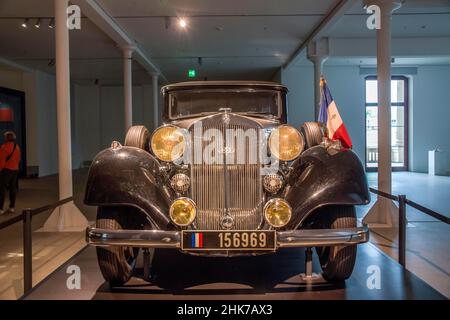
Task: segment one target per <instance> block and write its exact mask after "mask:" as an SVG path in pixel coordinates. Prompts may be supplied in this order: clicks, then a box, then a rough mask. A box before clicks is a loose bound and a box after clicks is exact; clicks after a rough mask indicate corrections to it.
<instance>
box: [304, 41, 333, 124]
mask: <svg viewBox="0 0 450 320" xmlns="http://www.w3.org/2000/svg"><path fill="white" fill-rule="evenodd" d="M328 52H329V51H328V38H321V39H319V40H316V41H314V42H312V43H311V44H310V45H309V46H308V59H309V60H311V61H312V63H313V64H314V121H317V119H318V118H319V110H320V77H321V76H322V74H323V64H324V62H325V61H326V60H327V59H328Z"/></svg>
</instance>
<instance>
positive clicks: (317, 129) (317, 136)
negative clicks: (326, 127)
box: [301, 122, 323, 149]
mask: <svg viewBox="0 0 450 320" xmlns="http://www.w3.org/2000/svg"><path fill="white" fill-rule="evenodd" d="M301 131H302V132H303V135H304V137H305V140H306V149H309V148H311V147H314V146H317V145H319V144H321V143H322V138H323V133H322V128H321V126H320V124H319V123H318V122H305V123H304V124H303V125H302V128H301Z"/></svg>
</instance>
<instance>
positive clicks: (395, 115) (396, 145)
mask: <svg viewBox="0 0 450 320" xmlns="http://www.w3.org/2000/svg"><path fill="white" fill-rule="evenodd" d="M407 84H408V80H407V78H406V77H400V76H395V77H392V80H391V148H392V149H391V150H392V153H391V157H392V167H393V168H394V169H395V170H407V167H408V164H407V152H408V150H407V148H408V145H407V141H408V140H407V139H408V137H407V134H408V130H407V113H408V105H407V99H406V97H407ZM377 90H378V88H377V80H376V78H375V77H367V78H366V96H365V98H366V102H365V107H366V168H367V169H368V170H376V168H377V167H378V105H377V104H378V99H377V95H378V93H377Z"/></svg>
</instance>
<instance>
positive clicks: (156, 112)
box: [151, 72, 159, 129]
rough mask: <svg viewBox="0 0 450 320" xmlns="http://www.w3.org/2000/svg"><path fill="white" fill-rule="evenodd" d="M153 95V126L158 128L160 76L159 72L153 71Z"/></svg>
mask: <svg viewBox="0 0 450 320" xmlns="http://www.w3.org/2000/svg"><path fill="white" fill-rule="evenodd" d="M151 75H152V89H153V90H152V91H153V92H152V97H153V126H154V129H156V128H157V127H158V125H159V103H158V100H159V87H158V77H159V74H158V73H156V72H153V73H152V74H151Z"/></svg>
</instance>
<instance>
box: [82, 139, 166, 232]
mask: <svg viewBox="0 0 450 320" xmlns="http://www.w3.org/2000/svg"><path fill="white" fill-rule="evenodd" d="M159 167H160V165H159V162H158V161H157V160H156V159H155V158H154V157H153V156H152V155H151V154H149V153H148V152H147V151H145V150H142V149H139V148H135V147H125V146H118V147H111V148H108V149H105V150H103V151H101V152H100V153H99V154H97V156H96V157H95V159H94V160H93V162H92V165H91V167H90V169H89V174H88V180H87V185H86V193H85V197H84V203H85V204H87V205H95V206H132V207H136V208H138V209H139V210H140V211H142V212H143V213H144V214H146V215H147V216H148V217H149V219H150V221H151V222H152V223H153V224H154V227H156V228H158V229H167V228H168V226H169V224H170V219H169V218H168V212H169V205H170V202H171V197H172V195H171V193H170V190H168V188H165V187H164V186H165V184H164V183H163V181H161V178H160V174H159Z"/></svg>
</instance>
